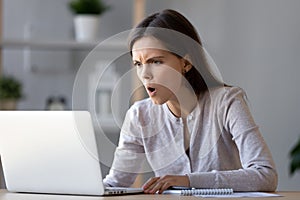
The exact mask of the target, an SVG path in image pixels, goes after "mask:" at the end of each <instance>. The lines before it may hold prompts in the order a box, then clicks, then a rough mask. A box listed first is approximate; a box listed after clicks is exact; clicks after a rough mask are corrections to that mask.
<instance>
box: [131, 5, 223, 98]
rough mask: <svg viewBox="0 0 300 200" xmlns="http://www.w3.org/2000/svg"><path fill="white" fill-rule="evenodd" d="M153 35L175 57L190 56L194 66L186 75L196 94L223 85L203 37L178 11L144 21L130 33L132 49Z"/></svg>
mask: <svg viewBox="0 0 300 200" xmlns="http://www.w3.org/2000/svg"><path fill="white" fill-rule="evenodd" d="M144 36H153V37H155V38H156V39H158V40H159V41H161V42H162V43H163V44H164V45H165V47H166V48H167V49H168V50H169V51H170V52H171V53H173V54H175V55H176V56H178V57H180V58H183V57H184V56H185V55H189V57H190V60H191V63H192V65H193V66H192V68H191V69H190V70H189V71H188V72H186V73H185V74H184V76H185V78H186V79H187V80H188V82H189V84H190V85H191V86H192V88H193V90H194V92H195V94H196V95H197V96H198V97H199V95H200V94H201V93H202V92H205V91H207V90H208V89H209V88H211V87H215V86H222V85H224V84H223V83H221V82H220V81H218V80H216V79H215V78H214V76H213V75H212V74H211V73H210V71H209V68H208V63H207V60H206V57H205V53H204V50H203V48H202V42H201V40H200V37H199V35H198V33H197V31H196V29H195V28H194V26H193V25H192V24H191V23H190V22H189V21H188V20H187V19H186V18H185V17H184V16H183V15H182V14H180V13H179V12H177V11H175V10H171V9H167V10H163V11H161V12H157V13H154V14H152V15H150V16H148V17H147V18H145V19H144V20H143V21H141V22H140V23H139V24H138V25H137V26H136V27H135V28H134V29H133V31H132V32H131V34H130V36H129V49H130V51H131V50H132V47H133V45H134V43H135V42H136V41H137V40H138V39H140V38H142V37H144Z"/></svg>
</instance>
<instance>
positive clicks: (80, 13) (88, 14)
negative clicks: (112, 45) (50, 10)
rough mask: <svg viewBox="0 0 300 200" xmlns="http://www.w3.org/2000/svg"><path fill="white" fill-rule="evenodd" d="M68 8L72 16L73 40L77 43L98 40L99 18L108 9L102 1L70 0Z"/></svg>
mask: <svg viewBox="0 0 300 200" xmlns="http://www.w3.org/2000/svg"><path fill="white" fill-rule="evenodd" d="M69 8H70V10H71V11H72V13H73V14H74V15H75V16H74V26H75V38H76V40H78V41H95V40H97V39H98V34H99V23H100V16H101V15H102V14H104V13H105V12H106V11H108V10H109V9H110V7H109V6H108V5H106V4H105V3H104V2H103V0H72V1H71V2H69Z"/></svg>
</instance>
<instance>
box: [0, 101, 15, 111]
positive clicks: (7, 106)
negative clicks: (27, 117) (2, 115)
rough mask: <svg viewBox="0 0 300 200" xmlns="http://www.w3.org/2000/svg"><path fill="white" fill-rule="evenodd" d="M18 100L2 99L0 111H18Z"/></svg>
mask: <svg viewBox="0 0 300 200" xmlns="http://www.w3.org/2000/svg"><path fill="white" fill-rule="evenodd" d="M16 109H17V100H16V99H1V100H0V110H16Z"/></svg>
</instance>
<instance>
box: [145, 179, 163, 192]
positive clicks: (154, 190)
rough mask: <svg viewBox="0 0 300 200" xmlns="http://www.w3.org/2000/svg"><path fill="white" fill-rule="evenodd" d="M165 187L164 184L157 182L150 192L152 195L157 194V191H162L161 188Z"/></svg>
mask: <svg viewBox="0 0 300 200" xmlns="http://www.w3.org/2000/svg"><path fill="white" fill-rule="evenodd" d="M163 185H164V182H161V181H157V182H156V183H155V184H153V188H152V189H150V190H149V193H150V194H155V193H156V192H157V191H159V190H160V188H161V187H162V186H163Z"/></svg>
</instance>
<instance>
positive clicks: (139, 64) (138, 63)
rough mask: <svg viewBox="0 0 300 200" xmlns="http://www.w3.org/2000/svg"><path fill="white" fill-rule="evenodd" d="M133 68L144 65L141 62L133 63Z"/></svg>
mask: <svg viewBox="0 0 300 200" xmlns="http://www.w3.org/2000/svg"><path fill="white" fill-rule="evenodd" d="M133 66H134V67H140V66H142V64H141V63H140V62H137V61H135V62H133Z"/></svg>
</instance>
